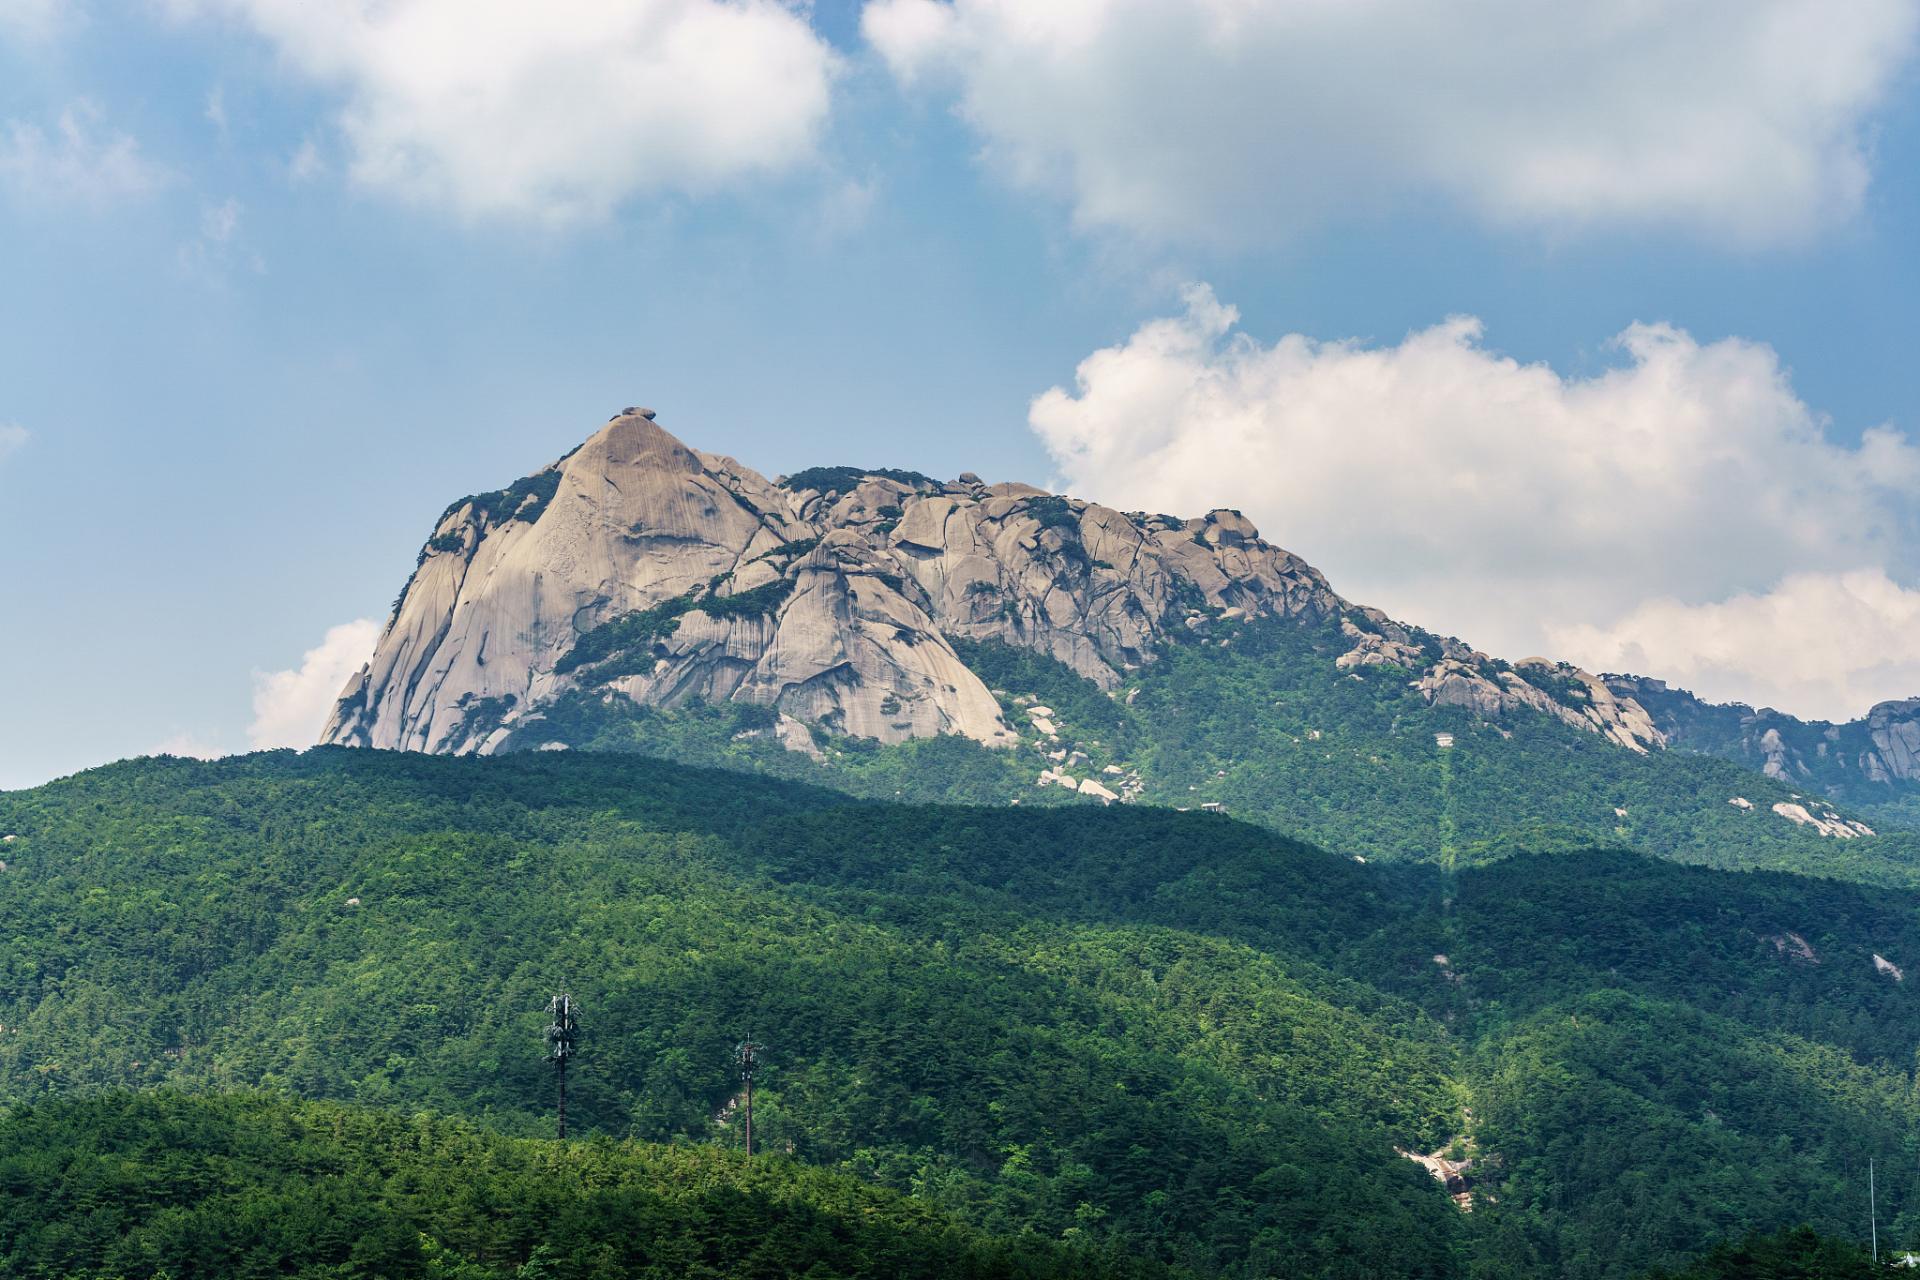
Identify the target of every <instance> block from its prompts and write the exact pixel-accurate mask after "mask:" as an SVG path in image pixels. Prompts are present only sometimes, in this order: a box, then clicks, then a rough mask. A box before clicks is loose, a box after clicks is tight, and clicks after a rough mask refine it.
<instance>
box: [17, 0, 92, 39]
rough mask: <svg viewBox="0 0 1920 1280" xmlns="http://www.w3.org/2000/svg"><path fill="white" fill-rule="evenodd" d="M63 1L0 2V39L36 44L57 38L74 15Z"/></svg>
mask: <svg viewBox="0 0 1920 1280" xmlns="http://www.w3.org/2000/svg"><path fill="white" fill-rule="evenodd" d="M75 8H76V6H74V5H72V4H70V3H67V2H66V0H0V35H6V34H11V35H12V36H14V37H15V38H17V39H19V40H22V41H31V42H39V41H42V40H47V39H50V38H52V37H53V36H54V35H56V34H57V33H58V32H59V30H60V28H61V27H63V26H65V25H66V24H67V23H68V21H69V20H70V19H71V18H73V17H74V16H75V15H74V13H73V10H74V9H75Z"/></svg>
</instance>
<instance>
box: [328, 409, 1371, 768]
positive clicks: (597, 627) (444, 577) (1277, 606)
mask: <svg viewBox="0 0 1920 1280" xmlns="http://www.w3.org/2000/svg"><path fill="white" fill-rule="evenodd" d="M898 477H899V473H892V474H890V475H879V474H875V475H858V474H852V473H847V474H842V473H837V472H830V473H828V474H827V476H826V478H825V479H817V480H815V481H811V482H810V481H808V479H807V478H806V477H804V476H803V477H796V479H795V481H794V482H791V483H788V484H784V485H783V484H775V483H772V482H769V481H768V480H767V479H766V478H764V477H763V476H761V475H759V474H758V473H757V472H754V471H753V470H751V469H750V468H747V467H745V466H742V465H741V464H740V463H738V462H736V461H735V460H734V459H732V458H728V457H724V456H720V455H716V454H708V453H701V452H699V451H697V450H693V449H689V448H688V447H687V446H685V445H684V444H682V443H681V442H680V441H679V440H677V439H675V438H674V437H673V436H671V435H669V434H668V433H667V432H666V431H665V430H664V429H663V428H661V427H660V426H659V425H658V424H657V423H656V422H655V421H654V415H653V413H652V412H651V411H648V410H644V409H629V410H626V411H624V412H623V413H621V414H618V415H616V416H615V417H614V418H613V419H612V420H611V421H610V422H608V424H607V425H606V427H605V428H603V429H602V430H601V431H600V432H598V433H597V434H595V435H594V436H593V437H592V438H591V439H589V440H588V441H587V442H586V443H585V444H583V445H582V446H581V447H580V448H579V449H577V450H575V451H574V452H573V453H571V454H569V455H568V456H566V457H565V458H562V459H561V460H560V461H558V462H555V463H553V464H552V465H550V466H548V467H546V468H543V469H542V470H541V471H539V472H537V473H535V474H534V475H533V476H529V477H527V478H526V479H524V480H522V481H520V482H518V483H517V484H515V485H514V486H512V487H511V488H509V489H506V490H502V491H500V492H498V493H493V494H484V495H477V496H475V497H472V498H467V499H462V500H461V501H460V502H456V503H455V504H453V505H452V506H451V507H449V508H448V509H447V510H446V512H445V513H444V514H443V515H442V517H441V519H440V522H439V524H438V525H437V526H436V527H435V529H434V531H433V536H432V537H431V538H430V539H429V541H428V543H427V545H426V547H424V548H423V549H422V551H421V556H420V561H419V564H418V567H417V569H416V571H415V573H414V576H413V578H412V579H411V580H410V581H409V582H408V584H407V586H406V589H405V590H404V591H403V593H402V596H401V599H400V600H399V602H398V604H397V605H396V608H395V610H394V613H393V616H392V617H391V618H390V619H389V620H388V623H387V626H386V628H385V630H384V631H383V632H382V634H381V637H380V641H379V644H378V646H377V648H376V651H375V654H374V657H373V660H372V661H371V662H370V663H369V664H368V665H367V666H366V667H364V668H363V669H362V670H361V671H360V672H359V673H358V674H357V675H355V676H354V678H353V679H352V680H351V681H350V682H349V683H348V686H347V688H346V689H345V690H344V691H343V692H342V694H341V697H340V700H339V702H338V703H337V705H336V706H335V708H334V711H333V714H332V716H331V717H330V719H329V720H328V723H327V726H326V728H325V730H324V731H323V734H322V739H321V740H322V741H323V742H331V743H342V744H350V745H364V746H373V747H383V748H395V749H403V750H413V751H429V752H453V753H465V752H482V753H486V752H492V751H496V750H500V749H502V748H504V747H506V746H508V745H510V744H511V745H539V742H538V739H539V736H540V735H539V723H540V720H541V718H542V714H543V711H545V710H546V709H549V708H551V707H552V706H553V705H554V704H555V703H556V701H557V700H559V699H561V698H563V697H565V696H567V695H586V696H595V697H601V698H609V699H610V698H615V697H620V696H624V697H627V698H631V699H632V700H634V701H635V702H637V703H642V704H651V705H657V706H674V705H678V704H681V703H683V702H685V701H687V700H688V699H692V698H696V697H697V698H702V699H705V700H707V701H709V702H734V703H747V704H757V705H762V706H765V707H768V708H770V709H771V710H772V711H773V712H775V713H777V717H776V718H775V719H772V720H769V721H768V722H767V727H768V730H769V731H770V732H771V735H772V736H775V737H777V738H778V740H779V741H781V742H783V743H786V744H788V745H789V746H792V747H795V748H796V749H807V748H810V747H811V745H812V744H811V740H810V739H809V738H806V737H804V729H805V724H801V723H799V722H805V723H807V724H817V725H820V726H822V727H824V728H826V729H827V730H829V731H831V732H834V733H840V734H850V735H859V736H862V737H870V738H877V739H879V740H880V741H882V742H898V741H902V740H904V739H907V738H911V737H922V736H928V735H932V734H937V733H955V734H962V735H965V736H967V737H971V738H974V739H976V740H977V741H980V742H982V743H985V744H987V745H989V746H1002V745H1011V744H1013V743H1014V742H1016V741H1017V740H1018V734H1017V733H1016V731H1015V730H1014V729H1013V727H1012V726H1010V725H1008V724H1007V722H1006V721H1005V720H1004V719H1003V718H1002V715H1001V710H1000V705H999V703H998V701H997V700H996V699H995V698H994V696H993V695H992V694H991V693H990V692H989V691H988V690H987V689H986V687H985V686H984V685H982V684H981V682H980V680H979V679H978V678H977V677H976V676H975V675H974V674H973V673H972V672H971V671H970V670H969V669H968V668H967V667H966V666H965V665H964V664H963V663H961V662H960V660H959V658H958V657H957V656H956V655H955V653H954V651H953V647H952V645H951V644H950V643H949V641H948V639H947V637H948V636H961V637H966V638H968V639H973V640H984V639H999V640H1003V641H1005V642H1006V643H1008V644H1012V645H1016V646H1019V647H1023V648H1028V649H1034V650H1038V651H1039V652H1042V653H1046V654H1049V655H1051V656H1053V657H1055V658H1058V659H1059V660H1060V661H1062V662H1064V663H1066V664H1067V665H1068V666H1070V667H1072V668H1073V669H1074V670H1075V671H1077V672H1079V673H1080V674H1082V675H1084V676H1086V677H1087V678H1089V679H1091V680H1093V681H1095V682H1096V683H1097V684H1099V685H1100V686H1101V687H1103V688H1111V687H1113V686H1114V685H1116V684H1118V683H1119V682H1120V680H1121V679H1122V678H1123V676H1124V673H1125V672H1127V671H1129V670H1133V669H1137V668H1138V667H1139V666H1141V665H1143V664H1145V663H1148V662H1151V661H1153V650H1154V648H1155V646H1156V645H1157V644H1158V643H1160V641H1161V640H1163V639H1164V638H1165V636H1166V635H1167V632H1168V630H1169V629H1170V628H1173V627H1183V628H1187V629H1189V630H1202V629H1204V628H1205V627H1206V626H1207V625H1209V624H1210V620H1211V619H1212V618H1214V617H1228V618H1254V617H1261V616H1282V617H1297V618H1302V619H1305V620H1308V621H1318V620H1320V619H1321V618H1323V617H1327V616H1330V615H1333V614H1336V613H1338V612H1340V611H1341V610H1343V609H1345V608H1347V607H1348V606H1347V602H1346V601H1344V600H1342V599H1340V597H1338V596H1337V595H1335V594H1334V593H1333V591H1332V590H1331V589H1330V588H1329V587H1328V586H1327V583H1326V580H1325V579H1324V578H1322V577H1321V575H1320V574H1319V573H1318V572H1317V571H1316V570H1314V569H1313V568H1312V567H1311V566H1309V565H1307V564H1306V563H1305V562H1304V561H1302V560H1301V559H1299V557H1297V556H1294V555H1291V554H1290V553H1288V552H1286V551H1283V550H1281V549H1279V548H1277V547H1273V546H1270V545H1268V544H1267V543H1266V542H1264V541H1262V540H1261V539H1260V537H1259V534H1258V531H1257V530H1255V529H1254V527H1253V525H1252V524H1251V523H1250V522H1248V521H1247V520H1246V519H1244V518H1243V517H1241V516H1240V515H1239V514H1238V513H1237V512H1233V511H1228V510H1219V511H1214V512H1211V513H1209V514H1208V515H1207V516H1205V517H1202V518H1198V519H1192V520H1178V519H1174V518H1172V517H1167V516H1158V515H1151V514H1148V513H1145V512H1121V511H1116V510H1113V509H1112V508H1108V507H1102V506H1099V505H1097V504H1094V503H1089V502H1083V501H1079V500H1077V499H1070V498H1064V497H1059V496H1056V495H1053V494H1049V493H1047V492H1045V491H1044V490H1041V489H1036V488H1034V487H1032V486H1030V485H1022V484H996V485H986V484H982V483H980V482H979V481H978V480H977V479H976V478H974V477H972V476H970V475H968V476H963V477H962V478H961V480H960V481H958V482H955V483H952V484H942V483H938V482H935V481H932V480H928V479H926V478H924V477H918V476H908V477H906V478H904V479H903V478H898ZM776 726H777V729H776ZM1068 785H1077V784H1072V783H1069V784H1068ZM1096 786H1097V784H1096ZM1102 790H1104V788H1102ZM1089 794H1094V793H1091V792H1090V793H1089ZM1109 794H1111V793H1109ZM1103 798H1104V797H1103Z"/></svg>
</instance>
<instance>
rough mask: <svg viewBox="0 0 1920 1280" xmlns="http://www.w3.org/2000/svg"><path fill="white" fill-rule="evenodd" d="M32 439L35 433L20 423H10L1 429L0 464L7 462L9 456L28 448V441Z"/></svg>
mask: <svg viewBox="0 0 1920 1280" xmlns="http://www.w3.org/2000/svg"><path fill="white" fill-rule="evenodd" d="M32 438H33V433H32V432H31V431H28V430H27V429H26V428H25V427H23V426H20V425H19V424H18V423H9V424H8V425H6V426H4V427H0V462H5V461H6V460H7V455H8V454H10V453H17V452H18V451H20V450H21V449H24V448H26V447H27V441H29V440H31V439H32Z"/></svg>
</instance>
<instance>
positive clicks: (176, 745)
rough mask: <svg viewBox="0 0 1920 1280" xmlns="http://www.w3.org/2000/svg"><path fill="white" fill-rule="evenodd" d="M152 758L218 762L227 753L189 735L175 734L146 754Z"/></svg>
mask: <svg viewBox="0 0 1920 1280" xmlns="http://www.w3.org/2000/svg"><path fill="white" fill-rule="evenodd" d="M147 754H148V755H153V756H182V757H184V758H186V759H190V760H218V759H219V758H220V757H221V756H224V755H226V754H227V753H226V752H224V751H222V750H221V749H220V748H219V747H216V746H214V745H213V744H212V743H209V742H203V741H201V739H200V738H199V737H197V736H196V735H194V734H191V733H176V734H174V735H173V736H172V737H171V738H168V739H167V740H166V741H165V742H162V743H160V744H159V745H158V746H156V747H154V749H153V750H152V751H149V752H148V753H147Z"/></svg>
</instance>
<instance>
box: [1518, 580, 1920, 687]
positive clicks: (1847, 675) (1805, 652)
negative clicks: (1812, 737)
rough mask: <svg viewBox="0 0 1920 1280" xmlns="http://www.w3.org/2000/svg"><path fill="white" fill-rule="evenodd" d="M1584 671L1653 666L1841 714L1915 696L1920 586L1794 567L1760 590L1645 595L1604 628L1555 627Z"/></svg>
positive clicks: (1672, 675) (1671, 674) (1684, 682)
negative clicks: (1692, 596) (1686, 597)
mask: <svg viewBox="0 0 1920 1280" xmlns="http://www.w3.org/2000/svg"><path fill="white" fill-rule="evenodd" d="M1552 643H1553V644H1554V646H1555V649H1556V651H1557V652H1558V653H1559V654H1560V655H1561V656H1564V657H1566V658H1568V659H1570V660H1572V661H1576V662H1579V663H1580V664H1581V665H1582V666H1586V667H1588V668H1589V669H1590V670H1594V671H1633V672H1641V671H1655V672H1658V673H1661V674H1663V675H1664V676H1665V677H1666V678H1667V679H1669V680H1673V681H1676V682H1678V683H1679V684H1680V685H1681V686H1682V687H1684V688H1687V689H1691V690H1692V691H1693V692H1695V693H1697V694H1699V695H1700V696H1701V697H1705V698H1710V699H1712V700H1715V701H1722V702H1724V701H1732V700H1735V699H1737V700H1739V701H1742V702H1746V703H1748V704H1750V705H1752V706H1776V707H1780V708H1782V709H1789V710H1795V711H1797V712H1799V713H1800V714H1804V715H1808V716H1812V717H1815V718H1821V719H1827V720H1847V719H1851V718H1852V717H1854V716H1857V715H1859V714H1860V713H1861V712H1862V711H1863V710H1865V709H1866V708H1867V707H1870V706H1872V705H1873V704H1874V703H1876V702H1881V701H1885V700H1887V699H1890V698H1910V697H1913V696H1915V695H1916V694H1920V591H1909V590H1907V589H1906V588H1904V587H1902V586H1900V585H1899V584H1898V583H1896V582H1894V581H1892V580H1891V579H1890V578H1888V577H1887V575H1886V574H1885V573H1883V572H1881V571H1879V570H1860V571H1857V572H1854V573H1845V574H1795V575H1793V576H1791V577H1789V578H1787V579H1786V580H1785V581H1783V582H1782V583H1781V584H1780V585H1779V586H1778V587H1777V588H1776V589H1774V590H1773V591H1770V592H1767V593H1766V594H1764V595H1754V594H1751V593H1747V592H1741V593H1739V594H1737V595H1735V596H1733V597H1731V598H1730V599H1727V600H1724V601H1717V602H1714V603H1710V604H1703V605H1685V604H1682V603H1681V602H1680V601H1678V600H1673V599H1661V600H1649V601H1647V602H1646V603H1645V604H1642V605H1641V606H1640V607H1639V608H1638V609H1635V610H1634V611H1633V612H1632V613H1631V614H1629V615H1628V616H1626V617H1625V618H1622V619H1620V620H1619V621H1618V622H1616V623H1614V624H1613V625H1612V626H1610V627H1605V628H1602V627H1596V626H1594V625H1592V624H1591V623H1581V624H1577V625H1575V626H1571V627H1562V628H1556V629H1555V630H1554V632H1553V635H1552Z"/></svg>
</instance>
